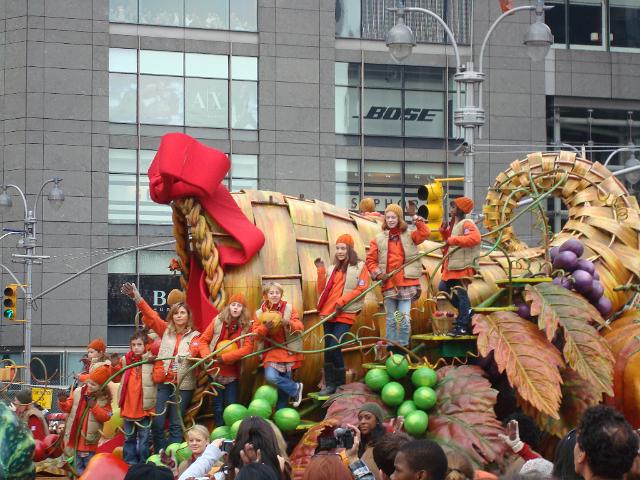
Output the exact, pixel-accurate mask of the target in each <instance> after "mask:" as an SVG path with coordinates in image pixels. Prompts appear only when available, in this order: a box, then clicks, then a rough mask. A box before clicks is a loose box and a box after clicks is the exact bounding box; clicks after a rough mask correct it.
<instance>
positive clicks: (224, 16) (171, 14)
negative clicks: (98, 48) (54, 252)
mask: <svg viewBox="0 0 640 480" xmlns="http://www.w3.org/2000/svg"><path fill="white" fill-rule="evenodd" d="M109 21H111V22H116V23H140V24H146V25H163V26H168V27H186V28H206V29H213V30H239V31H247V32H256V31H257V30H258V2H257V0H110V1H109Z"/></svg>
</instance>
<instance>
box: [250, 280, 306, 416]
mask: <svg viewBox="0 0 640 480" xmlns="http://www.w3.org/2000/svg"><path fill="white" fill-rule="evenodd" d="M283 293H284V289H283V288H282V285H280V284H279V283H276V282H269V283H267V284H266V285H265V286H264V287H263V289H262V295H263V297H264V302H262V305H260V308H259V309H258V310H256V318H257V319H258V325H256V328H255V330H254V331H255V333H256V335H257V337H258V342H257V343H258V345H257V349H258V350H262V348H263V345H264V344H265V343H266V346H267V347H268V346H269V343H270V342H269V340H273V341H274V342H276V343H279V344H284V343H286V342H288V343H287V345H286V347H288V348H290V349H292V350H301V349H302V338H300V333H301V332H302V330H303V329H304V326H303V325H302V322H301V321H300V320H299V318H298V312H296V310H295V309H294V308H293V307H292V306H291V305H290V304H289V303H287V302H286V301H285V300H283V299H282V294H283ZM265 340H266V342H265ZM289 340H292V341H289ZM302 358H303V356H302V354H301V353H295V352H292V351H290V350H287V349H285V348H279V347H274V348H273V349H271V350H269V351H267V352H265V353H264V355H263V362H264V377H265V379H266V380H267V382H269V383H270V384H272V385H274V386H276V387H277V388H278V402H277V403H276V409H280V408H283V407H286V406H287V402H288V400H289V397H293V398H294V401H293V406H294V407H297V406H298V405H300V403H302V388H303V385H302V383H296V382H295V381H293V380H292V377H293V370H295V369H296V368H298V367H300V365H302Z"/></svg>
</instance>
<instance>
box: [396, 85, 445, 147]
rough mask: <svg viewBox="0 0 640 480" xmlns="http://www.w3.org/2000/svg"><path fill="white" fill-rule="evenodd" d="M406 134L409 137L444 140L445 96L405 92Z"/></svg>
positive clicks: (434, 93) (431, 93) (433, 93)
mask: <svg viewBox="0 0 640 480" xmlns="http://www.w3.org/2000/svg"><path fill="white" fill-rule="evenodd" d="M404 99H405V104H404V134H405V136H407V137H429V138H442V134H443V132H444V94H443V93H442V92H413V91H405V92H404Z"/></svg>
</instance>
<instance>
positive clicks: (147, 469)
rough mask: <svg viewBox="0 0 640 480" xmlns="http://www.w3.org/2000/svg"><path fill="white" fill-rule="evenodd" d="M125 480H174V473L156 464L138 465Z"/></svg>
mask: <svg viewBox="0 0 640 480" xmlns="http://www.w3.org/2000/svg"><path fill="white" fill-rule="evenodd" d="M124 480H173V473H171V470H169V469H168V468H167V467H159V466H157V465H156V464H154V463H138V464H137V465H133V466H132V467H131V468H130V469H129V470H128V471H127V474H126V475H125V476H124Z"/></svg>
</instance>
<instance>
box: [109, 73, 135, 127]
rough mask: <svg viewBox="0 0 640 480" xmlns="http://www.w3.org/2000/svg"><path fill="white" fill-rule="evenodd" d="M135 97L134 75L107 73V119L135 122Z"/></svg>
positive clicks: (118, 121)
mask: <svg viewBox="0 0 640 480" xmlns="http://www.w3.org/2000/svg"><path fill="white" fill-rule="evenodd" d="M136 97H137V85H136V76H135V75H126V74H121V73H111V74H109V121H110V122H115V123H136Z"/></svg>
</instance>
